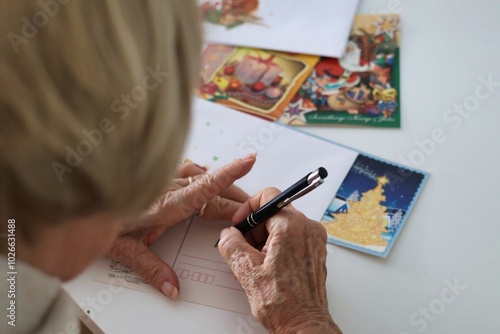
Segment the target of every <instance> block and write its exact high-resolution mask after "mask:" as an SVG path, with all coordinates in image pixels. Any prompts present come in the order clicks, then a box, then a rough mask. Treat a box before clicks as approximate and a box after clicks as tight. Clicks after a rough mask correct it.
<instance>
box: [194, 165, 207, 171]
mask: <svg viewBox="0 0 500 334" xmlns="http://www.w3.org/2000/svg"><path fill="white" fill-rule="evenodd" d="M194 165H195V166H196V167H198V168H200V169H203V170H204V171H205V172H206V171H207V170H208V169H207V167H204V166H200V165H198V164H194Z"/></svg>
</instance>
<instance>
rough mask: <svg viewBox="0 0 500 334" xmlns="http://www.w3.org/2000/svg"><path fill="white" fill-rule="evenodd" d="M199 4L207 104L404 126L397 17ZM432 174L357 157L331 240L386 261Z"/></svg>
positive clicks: (309, 121)
mask: <svg viewBox="0 0 500 334" xmlns="http://www.w3.org/2000/svg"><path fill="white" fill-rule="evenodd" d="M200 6H201V12H202V16H203V18H204V20H205V27H204V28H205V33H206V40H207V42H209V43H211V44H208V45H207V46H206V48H205V50H204V52H203V54H202V62H201V63H202V68H201V74H200V78H199V85H198V89H197V93H198V96H199V97H200V98H202V99H205V100H209V101H212V102H215V103H217V104H222V105H225V106H228V107H230V108H232V109H236V110H239V111H243V112H245V113H249V114H253V115H256V116H259V117H260V118H264V119H266V120H269V121H279V122H281V123H283V124H287V125H293V126H301V125H313V124H314V125H330V124H342V125H343V124H346V125H361V126H375V127H390V128H399V127H400V123H401V111H400V88H399V40H400V36H399V22H400V21H399V16H398V15H357V16H355V11H356V7H357V1H350V0H349V1H343V0H330V1H323V0H314V1H308V2H305V1H295V0H293V1H288V2H287V3H286V5H283V3H280V4H278V3H277V2H276V1H272V0H222V1H206V0H205V1H200ZM224 117H227V114H226V116H224ZM427 177H428V174H427V173H425V172H422V171H417V170H413V169H411V168H407V167H404V166H400V165H399V164H396V163H391V162H387V161H384V160H382V159H378V158H374V157H371V156H369V155H365V154H359V156H358V157H357V159H356V161H355V162H354V164H353V166H352V168H351V170H350V171H349V173H347V175H346V176H345V179H344V181H343V182H342V184H341V185H340V187H339V188H338V189H337V192H336V196H335V197H334V198H333V199H332V200H331V202H330V204H329V206H328V207H327V208H325V211H324V214H323V216H322V218H321V219H320V220H321V222H322V223H323V224H324V226H325V228H326V230H327V232H328V235H329V238H328V240H329V241H330V242H332V243H335V244H339V245H342V246H345V247H349V248H353V249H356V250H359V251H363V252H367V253H370V254H373V255H377V256H383V257H385V256H387V254H388V253H389V251H390V249H391V247H392V245H393V243H394V241H395V239H396V238H397V236H398V235H399V232H400V231H401V229H402V227H403V223H404V222H405V220H406V218H407V216H408V214H409V212H410V211H411V208H412V207H413V204H414V202H415V200H416V198H417V197H418V195H419V193H420V191H421V189H422V186H423V184H424V183H425V180H426V179H427Z"/></svg>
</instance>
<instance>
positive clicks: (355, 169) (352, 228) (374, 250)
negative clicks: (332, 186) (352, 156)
mask: <svg viewBox="0 0 500 334" xmlns="http://www.w3.org/2000/svg"><path fill="white" fill-rule="evenodd" d="M427 177H428V175H427V173H425V172H422V171H418V170H415V169H411V168H409V167H404V166H401V165H399V164H396V163H393V162H388V161H383V160H381V159H379V158H375V157H370V156H368V155H366V154H363V153H360V154H359V155H358V156H357V158H356V160H355V161H354V163H353V165H352V167H351V169H350V170H349V172H348V173H347V176H346V177H345V179H344V181H343V182H342V184H341V185H340V188H339V189H338V191H337V194H336V195H335V198H334V199H333V200H332V202H331V203H330V205H329V206H328V209H327V210H326V211H325V213H324V215H323V218H322V219H321V222H322V223H323V225H324V226H325V229H326V231H327V233H328V241H329V242H331V243H334V244H337V245H341V246H345V247H348V248H352V249H356V250H359V251H362V252H365V253H369V254H373V255H377V256H381V257H386V256H387V255H388V254H389V251H390V250H391V248H392V246H393V245H394V242H395V241H396V239H397V237H398V235H399V233H400V232H401V230H402V229H403V226H404V224H405V222H406V219H407V218H408V215H409V213H410V211H411V209H412V208H413V205H414V203H415V201H416V199H417V197H418V195H419V194H420V191H421V190H422V187H423V185H424V183H425V181H426V179H427Z"/></svg>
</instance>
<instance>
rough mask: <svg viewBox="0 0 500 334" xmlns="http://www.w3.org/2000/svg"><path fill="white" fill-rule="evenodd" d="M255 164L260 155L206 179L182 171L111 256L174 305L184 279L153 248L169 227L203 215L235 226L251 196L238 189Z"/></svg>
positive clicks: (195, 171) (129, 225) (189, 169)
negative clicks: (233, 222) (236, 216)
mask: <svg viewBox="0 0 500 334" xmlns="http://www.w3.org/2000/svg"><path fill="white" fill-rule="evenodd" d="M254 163H255V155H250V156H248V157H246V158H243V159H239V160H235V161H233V162H231V163H229V164H227V165H226V166H224V167H222V168H220V169H218V170H216V171H215V172H213V173H211V174H205V170H204V169H203V168H201V167H199V166H197V165H195V164H187V165H183V166H182V167H181V168H180V170H179V172H178V175H177V176H178V178H176V179H174V180H173V181H172V183H171V184H170V185H169V186H168V187H167V189H166V191H165V193H164V194H163V195H162V196H161V197H160V198H159V199H158V200H157V201H156V202H155V203H154V204H153V205H152V206H151V208H150V209H149V210H148V211H147V212H146V213H144V214H143V215H141V216H140V217H136V218H134V219H128V220H126V221H124V222H123V226H122V231H121V233H120V235H119V237H118V238H117V239H116V240H115V242H114V243H113V245H112V247H111V249H110V251H109V252H108V255H109V256H110V257H111V258H112V259H114V260H117V261H118V262H120V263H122V264H124V265H127V266H129V267H131V268H132V269H133V270H134V271H135V272H136V273H138V274H139V275H141V276H142V277H143V278H144V279H145V280H146V282H148V283H149V284H150V285H152V286H153V287H155V288H157V289H159V290H161V291H162V292H163V293H164V294H165V295H166V296H168V297H170V298H173V299H175V298H176V297H177V294H178V291H179V279H178V278H177V275H176V274H175V272H174V270H173V269H172V268H171V267H170V266H169V265H168V264H166V263H165V262H164V261H163V260H162V259H161V258H159V257H158V256H157V255H156V254H154V253H153V252H152V251H151V250H150V248H149V246H151V245H152V244H153V243H154V242H155V241H156V240H157V239H158V237H160V236H161V235H162V234H163V233H164V232H165V231H166V230H167V229H168V228H169V227H171V226H173V225H175V224H177V223H179V222H181V221H183V220H185V219H187V218H189V217H191V216H192V215H193V214H196V213H201V212H200V210H202V211H203V218H205V219H208V220H227V221H230V220H231V217H232V216H233V215H234V213H235V212H236V211H237V210H238V208H239V207H240V206H241V203H243V202H245V201H246V200H247V199H248V195H247V194H246V193H245V192H244V191H242V190H241V189H240V188H238V187H236V186H235V185H233V183H234V181H236V180H237V179H239V178H241V177H243V176H244V175H246V174H247V173H248V172H249V171H250V169H251V168H252V167H253V165H254ZM191 180H192V182H190V181H191Z"/></svg>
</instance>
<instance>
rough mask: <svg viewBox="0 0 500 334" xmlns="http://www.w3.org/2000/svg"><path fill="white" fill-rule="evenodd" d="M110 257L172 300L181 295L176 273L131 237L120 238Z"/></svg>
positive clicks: (114, 245)
mask: <svg viewBox="0 0 500 334" xmlns="http://www.w3.org/2000/svg"><path fill="white" fill-rule="evenodd" d="M108 255H109V256H110V257H111V258H112V259H114V260H116V261H118V262H120V263H121V264H123V265H126V266H129V267H130V268H132V270H133V271H134V272H136V273H137V274H139V275H140V276H141V277H142V278H143V279H144V280H145V281H146V282H147V283H148V284H149V285H151V286H152V287H154V288H156V289H158V290H160V291H161V292H163V294H164V295H166V296H167V297H169V298H171V299H177V295H178V294H179V279H178V278H177V275H176V274H175V271H174V270H173V269H172V267H170V266H169V265H168V264H167V263H165V262H164V261H163V260H162V259H161V258H159V257H158V256H157V255H156V254H155V253H153V252H152V251H151V250H150V249H149V247H147V246H146V245H145V244H144V243H142V242H140V241H139V240H137V239H135V238H133V237H130V236H127V235H125V236H121V237H120V238H118V239H117V240H116V241H115V243H114V244H113V247H112V248H111V250H110V251H109V253H108Z"/></svg>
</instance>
